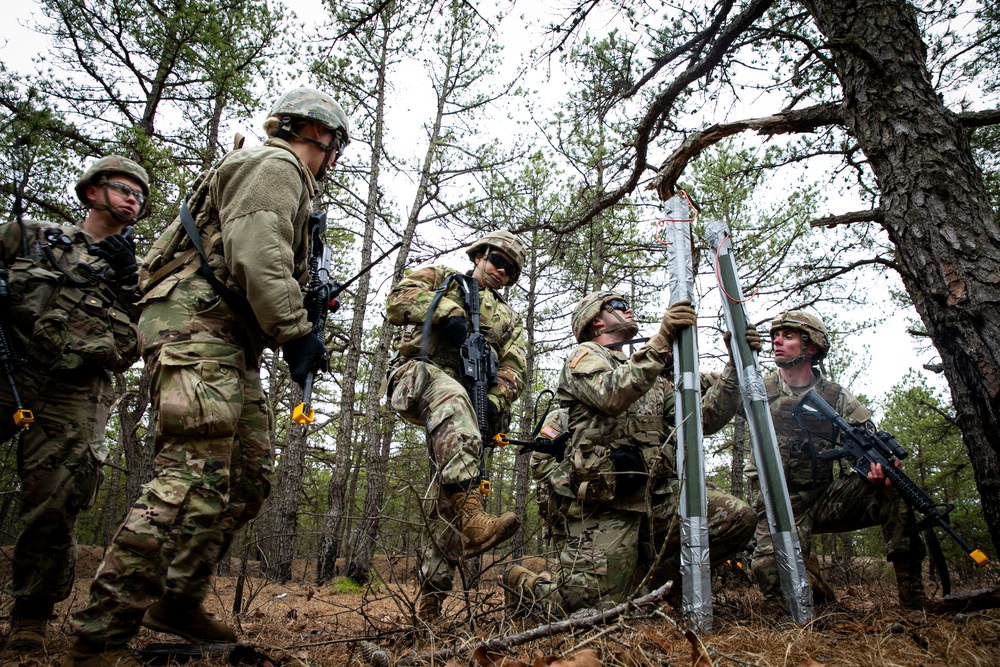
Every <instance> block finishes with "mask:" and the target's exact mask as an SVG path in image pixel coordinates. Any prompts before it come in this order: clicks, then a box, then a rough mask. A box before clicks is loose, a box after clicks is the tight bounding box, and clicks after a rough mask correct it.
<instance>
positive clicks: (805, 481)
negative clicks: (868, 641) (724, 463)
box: [746, 310, 928, 609]
mask: <svg viewBox="0 0 1000 667" xmlns="http://www.w3.org/2000/svg"><path fill="white" fill-rule="evenodd" d="M771 341H772V344H773V346H774V361H775V363H776V364H777V366H778V371H777V372H776V373H772V374H770V375H768V376H767V377H766V378H765V379H764V387H765V389H766V390H767V400H768V403H769V404H770V406H771V418H772V420H773V421H774V431H775V434H776V435H777V438H778V447H779V449H780V451H781V460H782V463H783V465H784V468H785V481H786V484H787V485H788V493H789V497H790V500H791V503H792V513H793V514H794V515H795V524H796V528H797V530H798V534H799V543H800V544H801V545H802V554H803V556H804V557H805V558H806V559H807V562H808V563H809V567H808V574H809V580H810V585H811V586H812V589H813V595H814V597H815V601H816V602H817V603H824V602H833V601H835V596H834V593H833V590H832V589H831V588H830V587H829V586H828V585H827V584H826V582H825V581H823V580H822V576H820V574H819V567H818V562H817V561H816V559H815V558H813V557H811V555H810V547H811V545H812V536H813V535H815V534H822V533H840V532H846V531H852V530H859V529H861V528H867V527H869V526H879V525H880V526H881V527H882V535H883V536H884V537H885V540H886V544H887V545H888V554H889V555H888V558H887V559H888V560H889V561H890V562H891V563H892V565H893V569H894V570H895V572H896V583H897V586H898V591H899V601H900V604H902V605H903V606H904V607H908V608H912V609H922V608H923V607H924V606H925V605H926V604H927V602H928V600H927V597H926V596H925V594H924V583H923V575H922V563H923V559H924V556H925V555H926V552H925V549H924V544H923V541H922V540H921V539H920V536H919V535H917V534H916V532H915V531H913V530H912V528H913V526H914V517H913V511H912V510H911V509H910V508H909V507H907V506H906V503H904V502H903V500H902V498H901V497H900V495H899V493H898V492H897V491H896V490H895V489H893V488H892V487H891V486H887V485H886V481H887V479H886V477H885V473H883V471H882V467H881V466H879V465H878V464H876V465H875V466H873V470H872V472H871V473H870V474H869V476H868V482H869V483H867V484H866V483H865V481H864V480H863V479H861V478H860V477H859V476H858V475H857V474H856V473H853V472H850V471H848V472H846V473H845V474H842V475H840V476H835V475H834V471H833V461H822V460H820V459H819V458H818V457H817V455H818V453H819V452H820V451H823V450H825V449H830V448H833V447H836V446H838V445H837V444H835V443H836V437H837V436H836V434H835V433H834V432H833V426H832V425H831V424H830V423H829V422H826V421H819V420H811V421H810V422H809V423H806V424H805V425H806V426H807V427H808V430H804V429H803V428H802V427H801V426H800V425H799V423H798V422H796V420H795V418H794V417H793V416H792V410H793V408H794V407H795V406H796V405H797V404H798V403H799V400H800V399H801V398H802V396H803V395H804V394H805V393H806V392H807V391H809V390H810V389H815V390H816V392H817V393H818V394H819V395H820V396H822V397H823V400H825V401H826V402H827V403H829V404H830V405H831V406H833V409H834V410H836V411H837V413H838V414H839V415H840V416H842V417H843V418H844V419H845V420H846V421H848V422H850V423H852V424H863V423H865V422H868V421H869V420H870V419H871V416H872V413H871V411H870V410H869V409H868V408H866V407H865V406H864V405H862V404H861V403H860V402H859V401H858V399H856V398H855V397H854V396H852V395H851V393H850V392H848V391H847V390H846V389H844V388H843V387H841V386H840V385H839V384H837V383H836V382H832V381H830V380H828V379H826V378H825V377H823V374H822V373H821V372H820V370H819V368H817V365H818V364H819V362H820V361H821V360H822V359H823V358H824V357H826V355H827V353H828V352H829V351H830V335H829V333H828V332H827V329H826V325H824V324H823V321H822V320H821V319H820V318H819V317H817V316H815V315H811V314H809V313H806V312H803V311H800V310H790V311H788V312H785V313H782V314H781V315H779V316H778V317H777V318H775V319H774V321H772V322H771ZM831 437H832V438H833V439H834V443H831V442H830V438H831ZM746 472H747V477H748V478H749V479H750V482H751V487H752V488H754V489H755V490H757V489H758V483H757V469H756V466H755V464H754V462H753V460H752V459H751V460H750V462H749V463H748V464H747V469H746ZM754 508H755V510H756V511H757V532H756V535H755V541H756V548H755V549H754V554H753V572H754V576H755V578H756V579H757V583H758V584H759V585H760V587H761V589H762V590H763V592H764V595H765V597H766V598H767V599H769V600H774V601H778V602H780V600H781V584H780V581H779V579H778V567H777V564H776V561H775V558H774V548H773V545H772V543H771V534H770V532H769V531H768V527H767V516H766V514H765V510H764V501H763V498H761V496H760V493H758V494H757V496H756V499H755V501H754Z"/></svg>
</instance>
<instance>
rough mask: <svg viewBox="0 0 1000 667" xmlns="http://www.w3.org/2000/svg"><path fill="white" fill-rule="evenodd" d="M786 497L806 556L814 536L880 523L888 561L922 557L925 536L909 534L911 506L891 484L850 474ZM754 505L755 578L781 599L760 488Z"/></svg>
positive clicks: (766, 590)
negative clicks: (875, 481)
mask: <svg viewBox="0 0 1000 667" xmlns="http://www.w3.org/2000/svg"><path fill="white" fill-rule="evenodd" d="M789 499H790V500H791V503H792V514H793V515H794V516H795V526H796V528H797V530H798V533H799V544H800V545H801V547H802V557H803V559H805V560H808V559H809V555H810V552H811V549H812V537H813V535H821V534H823V533H842V532H848V531H852V530H860V529H861V528H868V527H871V526H882V536H883V537H884V538H885V541H886V545H887V552H888V557H889V560H894V559H895V558H897V557H901V556H902V557H905V558H911V557H912V558H916V559H917V560H923V557H924V546H923V541H922V540H920V538H919V536H914V537H913V538H912V540H911V537H910V535H909V534H910V533H911V532H912V527H913V525H914V518H913V510H911V509H910V508H909V507H908V506H907V505H906V503H905V502H904V501H903V499H902V498H901V497H900V495H899V493H898V492H897V491H896V490H895V489H893V488H892V487H889V486H875V485H873V484H868V483H867V482H865V481H864V480H863V479H861V477H860V476H858V475H856V474H851V475H848V476H845V477H838V478H837V479H835V480H833V481H832V482H830V483H829V484H826V485H824V486H821V487H819V488H817V489H812V490H811V491H803V492H800V493H790V494H789ZM754 510H755V511H756V512H757V531H756V533H755V535H754V539H755V541H756V547H755V549H754V553H753V573H754V578H755V579H756V580H757V584H758V585H759V586H760V588H761V590H762V591H763V592H764V595H765V596H766V597H768V598H770V599H776V600H780V599H781V596H782V594H781V582H780V580H779V578H778V565H777V562H776V561H775V558H774V546H773V544H772V543H771V534H770V532H769V531H768V528H767V514H766V512H765V509H764V499H763V497H762V496H761V494H760V493H758V494H757V495H756V497H755V498H754ZM911 548H912V549H913V551H912V552H911Z"/></svg>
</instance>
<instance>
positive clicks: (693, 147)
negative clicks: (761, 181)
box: [646, 103, 842, 199]
mask: <svg viewBox="0 0 1000 667" xmlns="http://www.w3.org/2000/svg"><path fill="white" fill-rule="evenodd" d="M841 123H842V117H841V107H840V104H839V103H828V104H819V105H816V106H812V107H807V108H805V109H799V110H798V111H788V112H785V113H780V114H776V115H773V116H765V117H763V118H749V119H747V120H740V121H736V122H733V123H717V124H715V125H712V126H711V127H708V128H706V129H704V130H702V131H701V132H696V133H695V134H692V135H691V136H689V137H688V138H687V139H685V140H684V141H683V143H681V145H680V146H679V147H678V148H677V149H676V150H675V151H674V152H673V154H672V155H671V156H670V157H669V158H667V159H666V160H665V161H664V163H663V166H662V167H660V171H659V174H658V175H657V177H656V178H655V179H653V181H652V182H651V183H650V184H649V185H648V186H646V189H647V190H657V191H658V192H659V193H660V196H661V197H663V198H664V199H666V198H669V197H670V195H672V194H673V193H674V190H675V189H676V186H677V181H678V180H679V179H680V177H681V174H682V173H683V172H684V169H685V168H686V167H687V165H688V163H689V162H690V161H691V160H693V159H694V158H696V157H697V156H698V155H699V154H700V153H701V152H702V151H704V150H705V149H706V148H708V147H709V146H712V145H713V144H715V143H717V142H719V141H721V140H723V139H725V138H726V137H729V136H732V135H734V134H738V133H740V132H745V131H746V130H756V131H757V134H761V135H765V136H773V135H775V134H788V133H792V132H811V131H813V130H815V129H816V128H818V127H824V126H827V125H839V124H841ZM664 195H665V196H664Z"/></svg>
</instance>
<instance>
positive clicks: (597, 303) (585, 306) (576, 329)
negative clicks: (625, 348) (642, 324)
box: [570, 290, 639, 343]
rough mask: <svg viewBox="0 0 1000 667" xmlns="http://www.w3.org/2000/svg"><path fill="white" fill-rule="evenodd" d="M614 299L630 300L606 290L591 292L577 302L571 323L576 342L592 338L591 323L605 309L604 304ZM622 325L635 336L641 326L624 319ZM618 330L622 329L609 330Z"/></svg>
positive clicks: (583, 341)
mask: <svg viewBox="0 0 1000 667" xmlns="http://www.w3.org/2000/svg"><path fill="white" fill-rule="evenodd" d="M612 299H621V300H623V301H628V299H626V298H625V297H624V296H622V295H621V294H619V293H618V292H612V291H610V290H604V291H601V292H591V293H590V294H588V295H587V296H585V297H583V298H582V299H580V300H579V301H578V302H577V304H576V307H575V308H573V318H572V320H571V323H570V326H571V327H572V328H573V336H574V337H575V338H576V342H578V343H585V342H587V341H588V340H590V339H591V338H592V336H591V335H590V323H591V322H593V321H594V318H595V317H597V316H598V315H599V314H600V313H601V310H602V309H603V308H604V304H606V303H607V302H609V301H611V300H612ZM622 324H623V326H625V327H630V328H632V330H633V331H632V334H633V335H635V333H637V332H638V331H639V325H638V324H636V323H635V322H627V321H625V320H624V319H622ZM617 328H622V327H618V326H616V327H614V328H613V329H608V331H612V330H614V329H617Z"/></svg>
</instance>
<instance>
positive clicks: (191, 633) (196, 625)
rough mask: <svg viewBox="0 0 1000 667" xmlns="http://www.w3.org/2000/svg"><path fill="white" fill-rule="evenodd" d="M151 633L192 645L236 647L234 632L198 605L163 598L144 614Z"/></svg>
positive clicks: (143, 620)
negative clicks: (175, 637)
mask: <svg viewBox="0 0 1000 667" xmlns="http://www.w3.org/2000/svg"><path fill="white" fill-rule="evenodd" d="M142 624H143V625H145V626H146V627H147V628H149V629H150V630H156V631H157V632H165V633H167V634H170V635H177V636H178V637H183V638H184V639H186V640H188V641H189V642H191V643H192V644H235V643H236V631H235V630H233V629H232V628H231V627H229V626H228V625H226V624H225V623H222V622H221V621H217V620H216V619H215V618H214V617H212V615H211V614H209V613H207V612H206V611H205V609H204V608H203V607H202V606H201V604H200V603H198V602H192V601H186V600H170V599H167V598H163V599H161V600H158V601H157V602H156V603H155V604H153V606H151V607H150V608H149V609H147V610H146V614H145V615H144V616H143V617H142Z"/></svg>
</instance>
